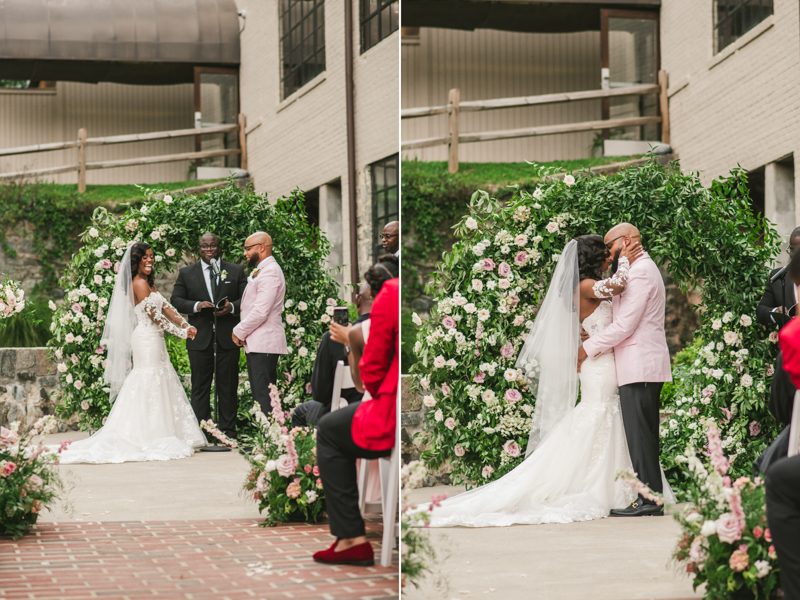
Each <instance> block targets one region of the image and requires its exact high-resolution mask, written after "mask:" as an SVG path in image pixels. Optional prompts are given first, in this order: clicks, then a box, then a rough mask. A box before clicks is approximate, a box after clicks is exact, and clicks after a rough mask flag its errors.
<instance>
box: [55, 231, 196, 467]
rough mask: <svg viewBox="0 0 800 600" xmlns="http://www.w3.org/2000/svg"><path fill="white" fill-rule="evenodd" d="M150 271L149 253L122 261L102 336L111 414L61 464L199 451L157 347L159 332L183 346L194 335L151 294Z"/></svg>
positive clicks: (138, 249)
mask: <svg viewBox="0 0 800 600" xmlns="http://www.w3.org/2000/svg"><path fill="white" fill-rule="evenodd" d="M131 254H133V256H134V259H133V262H136V263H137V267H136V268H137V274H136V277H132V275H131V272H132V270H133V268H132V265H131V262H132V261H131V258H130V257H131ZM139 256H141V259H140V260H138V261H137V258H138V257H139ZM152 271H153V251H152V250H151V249H150V246H149V245H148V244H145V243H143V242H138V243H136V244H134V245H133V246H131V247H130V248H129V249H128V251H127V252H126V253H125V257H123V259H122V263H121V268H120V272H119V274H118V276H117V283H116V285H115V288H114V294H113V295H112V298H111V303H110V308H109V313H108V318H107V320H106V328H105V331H104V332H103V343H104V345H106V347H107V348H108V351H109V355H108V363H107V367H106V373H105V379H106V382H107V383H108V385H109V386H110V387H111V396H112V401H113V406H112V408H111V412H110V413H109V415H108V419H107V420H106V423H105V424H104V425H103V427H102V428H101V429H99V430H98V431H97V432H96V433H95V434H94V435H92V436H90V437H88V438H86V439H84V440H80V441H77V442H74V443H73V444H72V445H70V446H69V448H68V449H67V450H66V451H64V452H62V453H61V455H60V458H59V462H60V463H62V464H65V463H66V464H68V463H121V462H128V461H151V460H172V459H177V458H186V457H189V456H191V455H192V454H193V453H194V449H195V448H197V447H199V446H205V445H206V438H205V436H204V435H203V432H202V431H201V430H200V427H199V425H198V423H197V418H196V417H195V414H194V411H193V410H192V407H191V404H190V403H189V400H188V399H187V398H186V392H185V391H184V389H183V385H181V381H180V379H179V378H178V374H177V373H176V372H175V369H174V368H173V367H172V364H171V363H170V360H169V355H168V354H167V347H166V344H165V343H164V333H165V332H168V333H171V334H172V335H175V336H178V337H180V338H183V339H186V337H187V336H194V334H195V333H196V330H195V329H194V327H189V324H188V323H187V322H186V321H185V320H184V319H183V318H182V317H181V316H180V314H179V313H178V311H177V310H175V308H174V307H173V306H172V305H171V304H170V303H169V302H167V300H166V299H165V298H164V297H163V296H162V295H161V294H160V293H159V292H158V291H157V290H156V289H155V287H153V286H152V284H153V279H152ZM136 300H138V304H135V307H134V302H135V301H136ZM131 359H132V365H131ZM131 367H132V368H131ZM114 396H116V399H114Z"/></svg>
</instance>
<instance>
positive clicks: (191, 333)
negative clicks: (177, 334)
mask: <svg viewBox="0 0 800 600" xmlns="http://www.w3.org/2000/svg"><path fill="white" fill-rule="evenodd" d="M196 335H197V327H189V329H187V330H186V337H188V338H189V339H190V340H193V339H194V336H196Z"/></svg>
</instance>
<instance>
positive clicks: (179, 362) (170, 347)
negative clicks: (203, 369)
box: [164, 336, 192, 375]
mask: <svg viewBox="0 0 800 600" xmlns="http://www.w3.org/2000/svg"><path fill="white" fill-rule="evenodd" d="M164 342H165V343H166V344H167V354H169V361H170V362H171V363H172V366H173V367H174V368H175V372H176V373H177V374H178V375H191V373H192V368H191V366H190V365H189V352H188V351H187V350H186V342H184V341H183V340H182V339H180V338H176V337H173V336H168V337H165V338H164Z"/></svg>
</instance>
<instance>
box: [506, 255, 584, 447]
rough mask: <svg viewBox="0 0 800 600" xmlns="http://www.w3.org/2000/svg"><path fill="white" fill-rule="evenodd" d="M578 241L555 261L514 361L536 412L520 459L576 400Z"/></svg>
mask: <svg viewBox="0 0 800 600" xmlns="http://www.w3.org/2000/svg"><path fill="white" fill-rule="evenodd" d="M579 284H580V274H579V270H578V242H577V241H575V240H571V241H570V242H569V243H568V244H567V245H566V247H565V248H564V250H563V251H562V252H561V257H560V258H559V260H558V265H557V266H556V270H555V273H553V279H552V280H551V281H550V287H549V288H548V290H547V295H546V296H545V298H544V302H543V303H542V305H541V307H540V308H539V312H538V313H537V315H536V319H535V321H534V323H533V326H532V327H531V330H530V331H529V332H528V339H527V341H526V342H525V345H524V346H523V347H522V350H521V351H520V353H519V357H518V358H517V365H516V366H517V368H518V369H522V372H523V373H524V374H525V379H526V380H527V381H528V386H529V388H530V390H531V392H532V393H533V396H534V399H535V402H536V408H535V411H534V413H533V423H532V425H531V434H530V437H529V439H528V447H527V449H526V451H525V456H526V457H528V456H530V454H531V453H532V452H533V451H534V450H535V449H536V447H537V446H538V445H539V443H540V442H541V441H542V440H543V439H544V438H545V437H546V436H547V434H548V433H550V432H551V431H552V430H553V428H554V427H555V425H556V424H558V422H559V421H561V419H563V418H564V416H565V415H566V414H567V413H568V412H569V411H570V410H571V409H573V408H574V407H575V401H576V400H577V398H578V371H577V369H578V367H577V365H578V348H579V346H580V344H581V336H580V320H579V314H580V313H579V308H580V295H579V294H580V292H579Z"/></svg>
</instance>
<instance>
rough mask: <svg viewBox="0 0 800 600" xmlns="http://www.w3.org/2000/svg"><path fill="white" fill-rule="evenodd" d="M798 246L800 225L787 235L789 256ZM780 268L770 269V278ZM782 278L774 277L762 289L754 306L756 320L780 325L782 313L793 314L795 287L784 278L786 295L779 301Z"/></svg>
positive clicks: (781, 323) (799, 245) (784, 318)
mask: <svg viewBox="0 0 800 600" xmlns="http://www.w3.org/2000/svg"><path fill="white" fill-rule="evenodd" d="M798 247H800V227H797V228H795V230H794V231H792V235H790V236H789V247H788V248H787V249H786V251H787V252H788V253H789V256H791V255H792V252H794V250H795V248H798ZM779 270H780V268H778V269H773V270H772V271H770V273H769V276H770V279H771V278H772V276H773V275H774V274H775V273H777V272H778V271H779ZM783 283H784V282H783V278H781V279H776V280H775V281H773V282H772V283H769V281H767V289H766V290H765V291H764V296H763V297H762V298H761V302H759V303H758V307H757V308H756V320H757V321H758V322H759V323H761V324H762V325H766V326H767V327H771V326H773V325H780V326H781V327H782V326H783V325H785V324H786V317H784V316H783V315H785V314H787V312H788V314H789V316H790V317H793V316H794V315H795V305H796V304H797V295H796V294H795V287H794V285H793V284H792V282H791V280H790V279H788V276H787V279H786V296H785V297H784V298H783V301H781V295H783V293H784V285H783Z"/></svg>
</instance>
